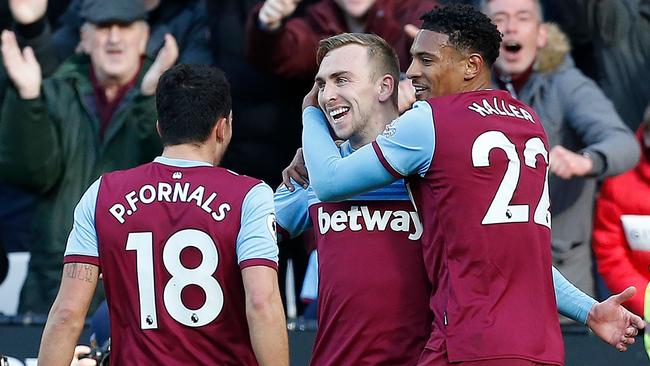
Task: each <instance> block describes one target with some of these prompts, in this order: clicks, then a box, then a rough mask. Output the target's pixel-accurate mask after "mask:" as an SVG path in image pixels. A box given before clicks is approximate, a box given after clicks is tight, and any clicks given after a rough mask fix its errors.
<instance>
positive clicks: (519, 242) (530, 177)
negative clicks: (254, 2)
mask: <svg viewBox="0 0 650 366" xmlns="http://www.w3.org/2000/svg"><path fill="white" fill-rule="evenodd" d="M423 19H424V21H425V22H424V25H423V29H422V30H420V31H419V32H418V34H417V36H416V38H415V41H414V43H413V46H412V48H411V54H412V56H413V62H412V63H411V66H410V67H409V69H408V72H407V76H408V77H409V78H410V79H411V80H412V82H413V85H414V87H415V89H416V96H417V99H418V100H419V101H418V102H416V103H415V104H414V105H413V108H412V109H411V110H410V111H408V112H406V113H405V114H403V115H402V116H400V117H399V118H397V119H395V120H394V121H393V122H391V123H390V124H389V125H387V127H386V129H385V130H384V133H383V134H382V135H380V136H379V137H378V138H377V140H376V141H375V142H373V143H372V145H367V146H364V147H362V148H360V149H358V150H357V151H355V153H354V154H351V155H349V156H347V157H345V158H342V157H341V155H340V153H339V151H338V149H337V148H336V145H335V144H334V143H333V142H332V140H331V138H329V132H328V130H327V125H326V121H325V116H324V115H323V113H322V112H321V111H320V110H318V109H317V108H314V107H313V106H316V105H320V107H321V108H322V109H324V110H326V107H327V100H326V99H325V98H324V96H323V92H322V91H321V90H319V89H317V88H314V89H312V92H311V93H310V94H309V95H308V96H307V97H305V103H304V107H305V110H304V112H303V124H304V131H303V146H304V151H305V160H306V163H307V167H308V169H309V172H310V183H311V185H312V188H313V189H314V191H315V193H316V195H317V196H318V198H319V199H321V200H323V201H331V200H341V199H345V198H347V197H350V196H353V195H356V194H359V193H360V192H364V191H368V190H371V189H375V188H377V187H381V186H385V185H387V184H389V183H391V182H393V181H394V180H396V179H399V178H406V180H407V182H408V187H409V190H410V193H411V194H412V197H413V200H414V204H415V207H416V209H417V211H418V214H419V215H420V219H421V220H422V222H423V227H424V234H423V237H422V247H423V251H424V261H425V265H426V267H427V272H428V275H429V280H430V281H431V283H432V284H433V293H432V296H431V301H430V308H431V310H432V311H433V313H434V321H433V324H432V332H431V337H430V339H429V341H428V343H427V346H426V348H425V351H424V352H423V354H422V355H421V357H420V361H419V364H420V365H448V364H451V363H453V364H459V363H467V364H468V365H501V366H503V365H537V364H551V365H562V364H563V363H564V352H563V345H562V337H561V334H560V329H559V324H558V320H557V315H556V312H557V307H556V303H555V296H554V292H553V276H552V272H551V252H550V213H549V212H548V207H549V201H548V183H547V176H548V141H547V139H546V134H545V132H544V129H543V128H542V126H541V124H540V122H539V120H538V118H537V116H536V115H535V113H534V112H533V111H532V109H531V108H530V107H528V106H526V105H524V104H522V103H520V102H518V101H517V100H515V99H513V98H512V97H510V95H509V94H508V93H507V92H504V91H495V90H489V89H488V87H489V86H490V80H491V72H490V68H491V65H492V63H493V62H494V60H495V58H496V56H497V54H498V49H499V42H500V39H501V37H500V34H499V32H498V30H497V28H496V26H495V25H494V24H492V23H491V22H490V20H489V19H488V18H487V17H486V16H485V15H483V14H482V13H480V12H479V11H477V10H476V9H474V8H472V7H466V6H449V7H446V8H441V9H435V10H433V11H431V12H430V13H427V14H426V15H425V16H424V17H423ZM316 98H317V100H316ZM345 117H346V116H345V115H343V116H339V118H345ZM335 118H336V117H335ZM336 122H337V121H336V119H335V123H336ZM618 300H620V299H619V298H616V299H614V300H611V301H609V300H608V301H609V302H604V303H603V304H598V305H599V306H600V308H601V309H602V305H606V306H607V307H609V308H610V309H611V308H615V309H616V310H615V311H614V313H615V314H616V315H618V314H619V312H618V309H619V308H618V305H620V303H617V301H618ZM591 305H593V303H592V304H591ZM599 306H597V305H593V306H592V308H591V310H589V309H584V310H585V311H587V312H590V311H593V309H594V308H596V309H599ZM620 314H623V313H620ZM614 318H616V317H614ZM600 320H604V319H600ZM607 320H612V319H607ZM618 320H620V321H618ZM618 320H616V321H613V323H615V325H616V327H613V328H616V331H613V333H612V334H614V335H616V337H615V338H616V340H615V341H616V342H621V341H622V342H623V343H628V344H629V343H632V342H633V337H634V336H635V335H636V332H637V329H636V328H635V326H636V327H639V328H642V327H643V322H642V321H641V319H640V318H634V317H632V316H630V315H629V313H627V314H624V315H621V316H620V319H618ZM632 322H634V324H632ZM523 328H525V329H524V330H522V329H523ZM526 329H527V330H526ZM610 330H611V329H610ZM630 339H631V340H630Z"/></svg>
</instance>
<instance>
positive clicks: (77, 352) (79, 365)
mask: <svg viewBox="0 0 650 366" xmlns="http://www.w3.org/2000/svg"><path fill="white" fill-rule="evenodd" d="M88 353H90V347H88V346H84V345H78V346H77V347H75V348H74V357H72V363H70V366H95V365H97V361H95V360H93V359H90V358H82V359H81V360H80V359H79V357H80V356H81V355H84V354H88Z"/></svg>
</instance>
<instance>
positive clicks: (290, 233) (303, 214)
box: [273, 180, 311, 242]
mask: <svg viewBox="0 0 650 366" xmlns="http://www.w3.org/2000/svg"><path fill="white" fill-rule="evenodd" d="M292 182H293V183H296V182H295V181H293V180H292ZM294 187H295V188H294V190H293V191H290V190H289V189H288V188H287V187H286V186H285V185H284V184H283V185H281V186H280V187H279V188H278V189H277V190H276V191H275V194H274V195H273V201H274V204H275V214H276V220H277V231H278V242H281V241H284V240H288V239H291V238H295V237H296V236H298V235H300V234H302V232H303V231H305V230H307V229H308V228H309V226H311V219H310V218H309V197H308V191H307V190H306V189H304V188H303V187H302V186H300V185H298V184H295V186H294Z"/></svg>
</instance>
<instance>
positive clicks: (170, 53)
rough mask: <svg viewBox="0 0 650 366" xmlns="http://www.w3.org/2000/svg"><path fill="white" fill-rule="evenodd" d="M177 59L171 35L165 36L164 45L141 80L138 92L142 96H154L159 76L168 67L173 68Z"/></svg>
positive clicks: (176, 51)
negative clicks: (140, 92) (139, 91)
mask: <svg viewBox="0 0 650 366" xmlns="http://www.w3.org/2000/svg"><path fill="white" fill-rule="evenodd" d="M177 59H178V44H176V39H175V38H174V36H172V35H171V34H169V33H167V34H165V44H164V45H163V47H162V48H161V49H160V51H158V55H157V56H156V60H155V61H154V62H153V64H151V67H149V70H147V73H146V74H145V75H144V77H143V78H142V84H141V86H140V90H141V91H142V94H144V95H154V94H155V93H156V87H157V86H158V80H159V79H160V76H161V75H162V74H163V73H164V72H165V71H167V69H169V68H170V67H172V66H174V63H176V60H177Z"/></svg>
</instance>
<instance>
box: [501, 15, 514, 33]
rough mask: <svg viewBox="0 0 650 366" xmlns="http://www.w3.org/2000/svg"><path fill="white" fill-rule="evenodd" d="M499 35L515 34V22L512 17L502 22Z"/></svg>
mask: <svg viewBox="0 0 650 366" xmlns="http://www.w3.org/2000/svg"><path fill="white" fill-rule="evenodd" d="M500 31H501V33H503V34H507V33H515V32H517V22H516V20H515V19H514V17H507V18H506V19H505V20H504V21H503V29H500Z"/></svg>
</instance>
